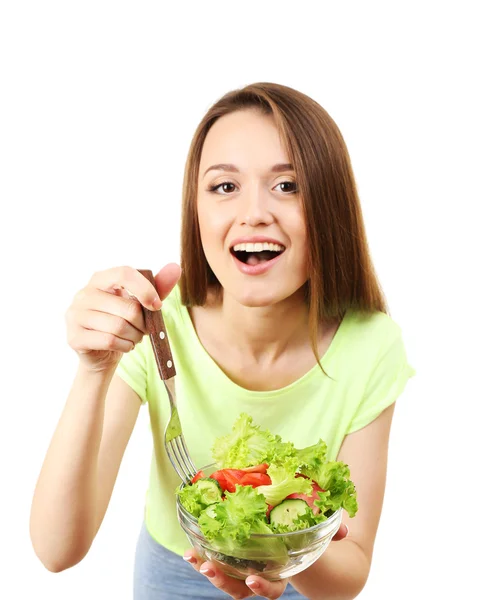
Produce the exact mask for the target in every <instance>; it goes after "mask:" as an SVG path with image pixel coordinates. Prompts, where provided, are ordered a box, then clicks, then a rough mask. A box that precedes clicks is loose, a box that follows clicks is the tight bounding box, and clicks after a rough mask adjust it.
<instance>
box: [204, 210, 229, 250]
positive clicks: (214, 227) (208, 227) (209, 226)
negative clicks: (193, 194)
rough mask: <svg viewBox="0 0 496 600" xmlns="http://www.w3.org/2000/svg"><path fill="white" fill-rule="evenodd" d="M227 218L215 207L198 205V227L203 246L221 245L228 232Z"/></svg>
mask: <svg viewBox="0 0 496 600" xmlns="http://www.w3.org/2000/svg"><path fill="white" fill-rule="evenodd" d="M229 223H230V221H229V219H228V216H227V215H226V214H225V213H223V212H222V211H219V210H215V207H209V206H208V205H202V204H199V205H198V225H199V227H200V235H201V238H202V241H203V243H204V244H208V245H209V246H212V244H213V243H216V242H217V243H222V242H223V241H224V238H225V236H226V234H227V232H228V231H229Z"/></svg>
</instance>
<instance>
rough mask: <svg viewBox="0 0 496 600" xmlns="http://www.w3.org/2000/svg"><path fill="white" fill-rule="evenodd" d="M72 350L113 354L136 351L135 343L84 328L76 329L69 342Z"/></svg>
mask: <svg viewBox="0 0 496 600" xmlns="http://www.w3.org/2000/svg"><path fill="white" fill-rule="evenodd" d="M68 342H69V345H70V346H71V348H73V349H74V350H76V352H81V353H85V352H91V351H93V350H112V351H113V352H130V351H131V350H133V349H134V345H135V344H134V342H130V341H129V340H123V339H121V338H120V337H117V336H115V335H113V334H111V333H102V332H101V331H92V330H91V329H84V327H76V328H75V331H74V333H73V334H72V336H71V339H69V340H68Z"/></svg>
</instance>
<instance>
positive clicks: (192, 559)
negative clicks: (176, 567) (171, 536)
mask: <svg viewBox="0 0 496 600" xmlns="http://www.w3.org/2000/svg"><path fill="white" fill-rule="evenodd" d="M183 559H184V560H185V561H186V562H189V564H190V565H196V558H195V557H194V556H183Z"/></svg>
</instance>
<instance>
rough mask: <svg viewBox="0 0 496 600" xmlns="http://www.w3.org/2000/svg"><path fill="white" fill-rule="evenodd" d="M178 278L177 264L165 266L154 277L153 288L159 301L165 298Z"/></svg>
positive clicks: (179, 274) (179, 275)
mask: <svg viewBox="0 0 496 600" xmlns="http://www.w3.org/2000/svg"><path fill="white" fill-rule="evenodd" d="M180 277H181V267H180V266H179V265H178V264H177V263H169V264H168V265H165V267H162V268H161V269H160V271H159V272H158V273H157V274H156V275H155V277H154V279H155V287H156V288H157V292H158V295H159V296H160V299H161V300H163V299H164V298H167V296H168V295H169V294H170V292H171V290H172V288H173V287H174V286H175V285H176V283H177V282H178V281H179V278H180Z"/></svg>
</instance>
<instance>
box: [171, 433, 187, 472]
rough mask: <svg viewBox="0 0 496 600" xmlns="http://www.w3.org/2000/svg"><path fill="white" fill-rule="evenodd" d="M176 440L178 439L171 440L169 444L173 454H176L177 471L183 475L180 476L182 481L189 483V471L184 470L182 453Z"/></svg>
mask: <svg viewBox="0 0 496 600" xmlns="http://www.w3.org/2000/svg"><path fill="white" fill-rule="evenodd" d="M176 440H177V438H174V439H173V440H171V441H170V442H169V445H170V447H171V449H172V453H173V454H174V459H175V460H174V462H175V467H176V471H178V469H179V471H180V472H181V474H180V475H179V476H180V477H181V479H182V480H183V481H188V473H187V470H186V469H185V468H184V462H183V460H182V457H181V453H180V451H179V448H178V446H177V441H176Z"/></svg>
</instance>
